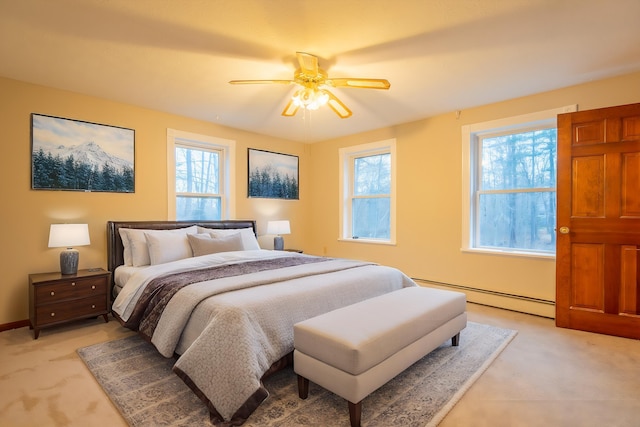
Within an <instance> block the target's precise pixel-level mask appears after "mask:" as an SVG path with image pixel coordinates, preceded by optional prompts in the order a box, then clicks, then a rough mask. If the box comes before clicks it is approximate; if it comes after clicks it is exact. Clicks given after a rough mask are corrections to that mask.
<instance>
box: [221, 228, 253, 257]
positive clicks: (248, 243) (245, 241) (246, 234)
mask: <svg viewBox="0 0 640 427" xmlns="http://www.w3.org/2000/svg"><path fill="white" fill-rule="evenodd" d="M208 232H209V234H210V235H211V237H213V238H214V239H217V238H220V237H225V236H229V235H231V234H236V233H240V235H241V236H242V248H243V250H245V251H255V250H260V244H259V243H258V240H257V239H256V235H255V234H253V228H231V229H226V230H208Z"/></svg>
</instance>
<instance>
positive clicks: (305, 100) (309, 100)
mask: <svg viewBox="0 0 640 427" xmlns="http://www.w3.org/2000/svg"><path fill="white" fill-rule="evenodd" d="M291 100H292V101H293V104H294V105H295V106H297V107H302V108H304V109H307V110H317V109H318V108H320V107H322V106H323V105H325V104H326V103H327V101H329V95H328V94H327V92H326V91H324V90H322V89H317V88H312V87H305V88H303V89H299V90H297V91H296V92H295V93H294V94H293V97H292V98H291Z"/></svg>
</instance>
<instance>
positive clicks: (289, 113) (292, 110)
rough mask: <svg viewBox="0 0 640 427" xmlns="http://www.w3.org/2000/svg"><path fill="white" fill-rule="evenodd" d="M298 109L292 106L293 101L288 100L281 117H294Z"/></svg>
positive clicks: (298, 107)
mask: <svg viewBox="0 0 640 427" xmlns="http://www.w3.org/2000/svg"><path fill="white" fill-rule="evenodd" d="M299 109H300V106H299V105H296V104H294V102H293V99H290V100H289V103H288V104H287V106H286V107H284V110H283V111H282V115H283V116H286V117H291V116H295V115H296V113H297V112H298V110H299Z"/></svg>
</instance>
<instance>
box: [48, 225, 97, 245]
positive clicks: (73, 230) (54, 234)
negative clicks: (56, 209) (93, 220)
mask: <svg viewBox="0 0 640 427" xmlns="http://www.w3.org/2000/svg"><path fill="white" fill-rule="evenodd" d="M90 243H91V241H90V240H89V226H88V225H87V224H51V228H50V229H49V247H50V248H72V247H74V246H86V245H88V244H90Z"/></svg>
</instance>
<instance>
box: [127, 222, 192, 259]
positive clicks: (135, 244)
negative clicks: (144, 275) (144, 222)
mask: <svg viewBox="0 0 640 427" xmlns="http://www.w3.org/2000/svg"><path fill="white" fill-rule="evenodd" d="M119 231H120V236H121V237H122V244H123V246H124V263H125V265H132V266H134V267H142V266H144V265H149V264H151V259H150V258H149V247H148V246H147V238H146V237H145V234H144V233H146V232H150V231H153V232H154V233H177V234H196V233H197V232H198V227H197V226H195V225H192V226H191V227H185V228H178V229H175V230H149V229H143V228H120V229H119Z"/></svg>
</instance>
